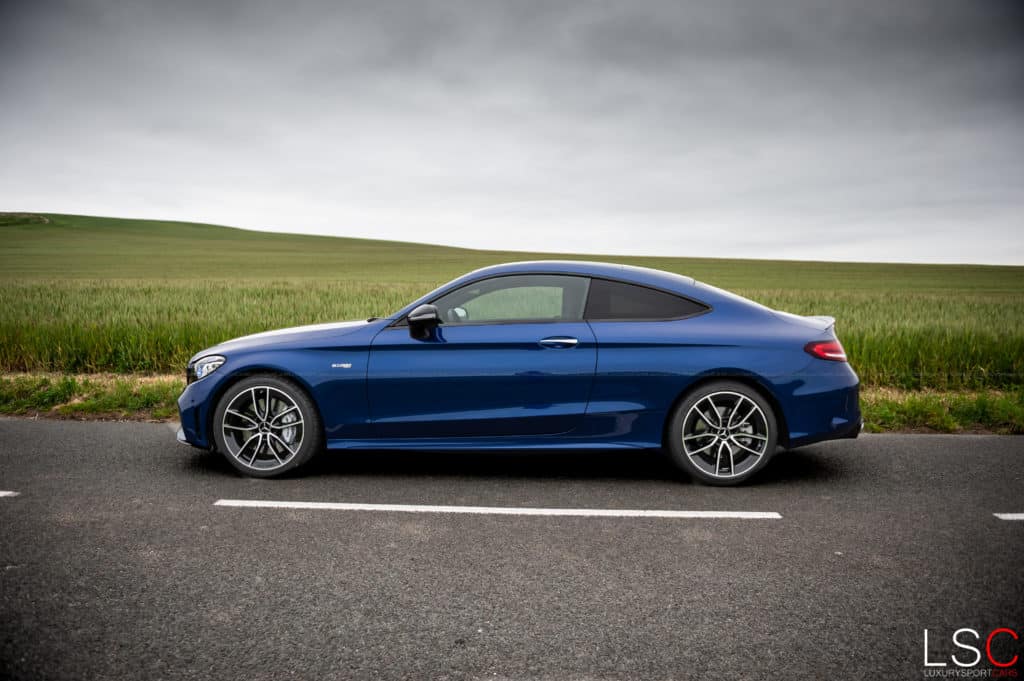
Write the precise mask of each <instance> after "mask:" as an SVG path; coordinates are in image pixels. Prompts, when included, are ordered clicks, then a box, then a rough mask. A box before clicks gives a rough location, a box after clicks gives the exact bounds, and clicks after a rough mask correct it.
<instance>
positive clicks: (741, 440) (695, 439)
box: [666, 381, 779, 486]
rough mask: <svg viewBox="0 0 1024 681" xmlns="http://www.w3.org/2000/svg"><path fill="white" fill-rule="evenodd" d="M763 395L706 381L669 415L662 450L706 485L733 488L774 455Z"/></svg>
mask: <svg viewBox="0 0 1024 681" xmlns="http://www.w3.org/2000/svg"><path fill="white" fill-rule="evenodd" d="M777 423H778V422H777V420H776V418H775V411H774V410H773V409H772V407H771V405H770V404H769V403H768V401H767V400H766V399H764V397H762V396H761V394H760V393H758V392H757V391H756V390H754V389H753V388H751V387H750V386H748V385H746V384H744V383H740V382H737V381H714V382H713V383H705V384H704V385H702V386H700V387H698V388H696V389H695V390H693V391H692V392H690V393H689V394H688V395H687V396H686V397H685V398H684V399H683V401H682V402H680V403H679V406H677V407H676V409H675V411H674V412H673V414H672V420H671V421H670V423H669V428H668V436H667V437H668V442H667V443H666V450H667V452H668V455H669V458H671V459H672V462H673V463H674V464H675V465H676V466H677V467H679V468H680V469H681V470H683V471H684V472H686V473H687V474H689V475H690V476H692V477H694V478H696V479H697V480H698V481H700V482H702V483H704V484H707V485H723V486H724V485H738V484H740V483H743V482H745V481H747V480H749V479H750V478H751V477H753V476H755V475H757V473H758V472H759V471H761V470H762V469H764V467H765V466H766V465H768V462H769V461H770V460H771V458H772V456H773V455H774V454H775V450H776V445H777V444H778V434H779V433H778V425H777Z"/></svg>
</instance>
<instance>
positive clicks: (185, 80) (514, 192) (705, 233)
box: [0, 0, 1024, 264]
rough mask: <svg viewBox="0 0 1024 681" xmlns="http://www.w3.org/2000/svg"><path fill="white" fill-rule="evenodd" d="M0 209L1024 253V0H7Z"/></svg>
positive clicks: (755, 250) (852, 249)
mask: <svg viewBox="0 0 1024 681" xmlns="http://www.w3.org/2000/svg"><path fill="white" fill-rule="evenodd" d="M0 210H31V211H50V212H66V213H85V214H96V215H113V216H124V217H147V218H167V219H176V220H189V221H204V222H213V223H220V224H227V225H233V226H239V227H247V228H253V229H267V230H275V231H290V232H308V233H321V234H337V235H346V236H364V237H373V238H384V239H399V240H412V241H426V242H432V243H443V244H452V245H460V246H470V247H478V248H502V249H506V248H507V249H517V250H525V249H530V250H546V251H572V252H585V253H611V254H657V255H678V256H729V257H763V258H793V259H826V260H888V261H914V262H982V263H1013V264H1024V237H1022V234H1024V2H1021V1H1020V0H1006V1H1005V2H1004V1H990V0H958V1H945V0H846V1H845V2H830V1H828V0H770V1H766V0H749V1H748V2H742V1H728V0H715V1H713V2H708V1H706V0H701V1H695V2H681V1H678V0H665V1H663V2H633V1H625V0H624V1H623V2H618V3H613V2H575V3H557V2H526V1H523V0H509V1H508V2H488V1H486V0H466V2H450V1H446V2H409V3H405V2H402V3H398V2H388V1H386V0H377V1H369V2H364V3H346V2H339V1H336V0H319V1H315V2H301V1H300V2H277V1H268V2H244V3H243V2H225V1H223V0H217V1H216V2H213V1H210V2H207V1H205V0H198V1H196V2H182V1H180V0H125V1H123V2H105V1H98V0H92V1H89V0H85V1H76V2H68V3H65V4H58V3H50V2H45V1H35V0H21V1H20V2H19V1H18V0H0ZM0 247H2V246H0Z"/></svg>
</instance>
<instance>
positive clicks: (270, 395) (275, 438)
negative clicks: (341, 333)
mask: <svg viewBox="0 0 1024 681" xmlns="http://www.w3.org/2000/svg"><path fill="white" fill-rule="evenodd" d="M213 439H214V442H215V443H216V445H217V451H219V452H220V453H221V454H223V455H224V458H226V459H227V460H228V463H230V464H231V465H232V466H234V467H235V469H236V470H238V471H239V472H240V473H242V474H244V475H248V476H250V477H254V478H273V477H276V476H278V475H282V474H284V473H287V472H288V471H292V470H295V469H296V468H298V467H299V466H302V465H303V464H305V463H306V462H308V461H309V460H310V459H311V458H313V455H314V454H316V453H317V452H319V451H320V450H321V449H322V448H323V426H322V425H321V423H320V415H319V413H318V412H317V409H316V405H314V404H313V401H312V400H311V399H310V398H309V396H308V395H307V394H306V392H305V391H304V390H303V389H302V388H300V387H299V386H298V385H297V384H296V383H295V382H294V381H290V380H288V379H286V378H281V377H278V376H273V375H269V374H265V375H257V376H250V377H249V378H246V379H244V380H241V381H239V382H238V383H235V384H234V385H232V386H231V387H229V388H228V389H227V391H226V392H225V393H224V395H223V396H221V398H220V400H219V401H218V402H217V408H216V409H215V410H214V413H213Z"/></svg>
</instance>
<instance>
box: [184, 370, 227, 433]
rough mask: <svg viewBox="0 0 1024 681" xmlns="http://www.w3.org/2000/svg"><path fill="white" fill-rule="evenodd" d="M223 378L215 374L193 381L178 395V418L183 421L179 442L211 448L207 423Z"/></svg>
mask: <svg viewBox="0 0 1024 681" xmlns="http://www.w3.org/2000/svg"><path fill="white" fill-rule="evenodd" d="M218 379H220V380H218ZM221 380H223V379H221V377H218V376H216V374H214V375H213V376H208V377H206V378H204V379H202V380H200V381H193V382H192V383H189V384H188V385H186V386H185V389H184V390H183V391H182V392H181V395H179V396H178V418H179V420H180V421H181V428H180V430H179V431H178V442H181V443H183V444H190V445H192V446H193V447H199V448H201V449H210V448H211V447H212V446H213V443H212V442H211V441H210V437H209V433H208V432H207V431H208V430H209V429H208V428H207V425H206V424H208V423H209V420H210V409H211V408H212V407H211V405H212V404H214V403H215V401H214V399H213V398H214V397H215V396H216V391H217V388H218V386H219V385H220V383H221Z"/></svg>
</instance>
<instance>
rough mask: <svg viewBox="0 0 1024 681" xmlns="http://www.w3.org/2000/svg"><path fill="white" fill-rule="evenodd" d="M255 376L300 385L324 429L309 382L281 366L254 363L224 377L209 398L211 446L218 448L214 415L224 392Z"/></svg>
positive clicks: (321, 415)
mask: <svg viewBox="0 0 1024 681" xmlns="http://www.w3.org/2000/svg"><path fill="white" fill-rule="evenodd" d="M253 376H274V377H276V378H283V379H286V380H288V381H290V382H292V383H294V384H295V385H296V386H298V388H299V389H300V390H302V392H303V393H305V395H306V397H307V398H309V401H310V402H311V403H312V404H313V408H314V409H316V415H317V418H318V419H319V421H320V429H321V431H323V430H324V415H323V412H322V411H321V410H320V403H319V402H317V400H316V397H315V396H314V395H313V389H312V387H311V386H310V385H309V383H307V382H306V381H304V380H303V379H302V378H301V377H300V376H299V375H298V374H295V373H293V372H291V371H288V370H286V369H282V368H281V367H275V366H269V365H253V366H247V367H245V368H242V369H237V370H236V371H234V372H232V373H231V375H230V376H228V377H226V378H225V379H223V380H222V381H221V382H220V384H219V385H218V386H217V388H216V390H214V391H213V393H211V395H210V398H209V404H210V408H209V409H208V410H207V414H206V432H207V433H208V434H209V438H208V439H209V442H210V447H211V448H213V449H215V448H216V440H215V439H214V437H213V431H214V423H213V417H214V416H215V415H216V413H217V405H218V404H220V401H221V399H222V398H223V397H224V393H226V392H227V391H228V390H230V389H231V387H232V386H233V385H236V384H238V383H240V382H242V381H244V380H245V379H247V378H252V377H253ZM324 436H325V434H324V432H321V437H324Z"/></svg>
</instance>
